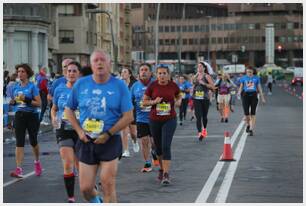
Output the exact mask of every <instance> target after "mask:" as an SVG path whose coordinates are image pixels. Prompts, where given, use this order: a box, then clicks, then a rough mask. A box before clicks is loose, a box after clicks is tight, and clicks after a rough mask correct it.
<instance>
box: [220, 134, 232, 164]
mask: <svg viewBox="0 0 306 206" xmlns="http://www.w3.org/2000/svg"><path fill="white" fill-rule="evenodd" d="M220 161H234V158H233V152H232V146H231V137H230V135H229V132H228V131H225V132H224V146H223V154H222V156H221V158H220Z"/></svg>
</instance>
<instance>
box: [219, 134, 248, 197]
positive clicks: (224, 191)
mask: <svg viewBox="0 0 306 206" xmlns="http://www.w3.org/2000/svg"><path fill="white" fill-rule="evenodd" d="M247 137H248V134H247V133H246V132H243V134H242V136H241V138H240V140H239V143H238V145H237V148H236V150H235V154H234V159H235V160H236V161H235V162H231V163H230V165H229V167H228V169H227V171H226V174H225V177H224V179H223V181H222V184H221V186H220V189H219V192H218V194H217V196H216V199H215V202H216V203H225V202H226V199H227V196H228V192H229V190H230V188H231V185H232V182H233V179H234V176H235V173H236V170H237V167H238V164H239V160H240V158H241V154H242V152H243V149H244V146H245V142H246V139H247Z"/></svg>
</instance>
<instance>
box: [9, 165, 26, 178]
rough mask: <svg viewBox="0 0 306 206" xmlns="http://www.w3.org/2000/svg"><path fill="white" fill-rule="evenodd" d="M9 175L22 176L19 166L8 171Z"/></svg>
mask: <svg viewBox="0 0 306 206" xmlns="http://www.w3.org/2000/svg"><path fill="white" fill-rule="evenodd" d="M10 176H11V177H17V178H23V172H22V168H21V167H16V169H15V170H14V171H12V172H11V173H10Z"/></svg>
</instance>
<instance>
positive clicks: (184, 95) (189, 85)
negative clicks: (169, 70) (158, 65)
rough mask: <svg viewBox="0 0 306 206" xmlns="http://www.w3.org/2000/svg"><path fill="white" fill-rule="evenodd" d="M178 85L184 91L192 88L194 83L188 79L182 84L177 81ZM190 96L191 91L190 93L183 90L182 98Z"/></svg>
mask: <svg viewBox="0 0 306 206" xmlns="http://www.w3.org/2000/svg"><path fill="white" fill-rule="evenodd" d="M177 86H178V87H179V88H180V90H181V92H183V91H184V90H187V89H191V88H192V84H191V83H190V82H188V81H184V82H183V83H182V84H180V83H179V82H177ZM190 97H191V95H190V91H189V92H188V93H186V92H183V96H182V99H189V98H190Z"/></svg>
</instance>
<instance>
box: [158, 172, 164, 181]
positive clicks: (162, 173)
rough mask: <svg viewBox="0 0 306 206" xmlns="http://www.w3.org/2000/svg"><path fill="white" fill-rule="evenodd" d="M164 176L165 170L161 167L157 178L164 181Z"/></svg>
mask: <svg viewBox="0 0 306 206" xmlns="http://www.w3.org/2000/svg"><path fill="white" fill-rule="evenodd" d="M163 177H164V170H161V169H159V170H158V176H157V180H158V181H162V180H163Z"/></svg>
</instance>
